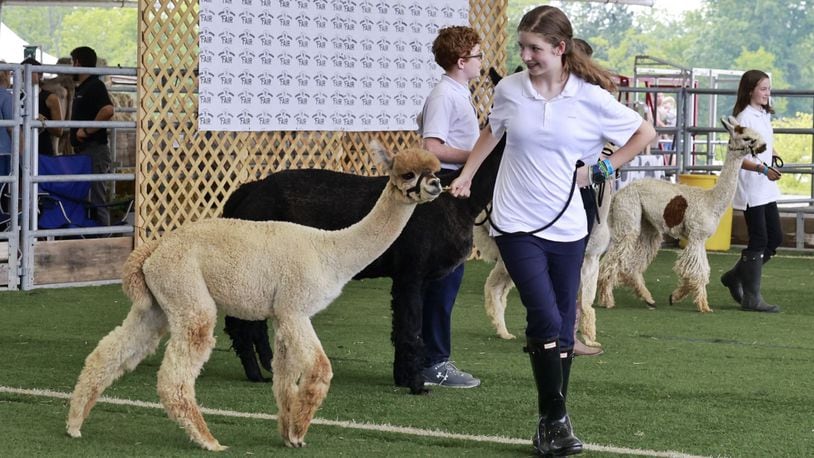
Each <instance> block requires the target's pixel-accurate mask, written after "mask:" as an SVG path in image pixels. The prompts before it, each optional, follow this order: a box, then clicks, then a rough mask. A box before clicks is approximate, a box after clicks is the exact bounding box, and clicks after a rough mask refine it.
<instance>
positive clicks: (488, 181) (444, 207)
mask: <svg viewBox="0 0 814 458" xmlns="http://www.w3.org/2000/svg"><path fill="white" fill-rule="evenodd" d="M504 146H505V137H504V138H503V139H501V141H500V143H499V144H498V145H497V147H495V150H494V151H492V153H491V154H490V155H489V157H488V158H487V159H486V160H485V161H484V163H483V165H482V166H481V167H480V169H479V170H478V172H477V174H476V175H475V177H474V179H473V180H472V190H471V196H470V198H469V199H456V198H454V197H452V196H451V195H449V194H444V195H442V196H441V197H439V198H438V199H436V200H434V201H432V202H430V203H427V204H424V205H420V206H418V207H417V208H416V210H415V212H414V213H413V216H412V217H411V218H410V221H409V222H408V223H407V226H406V227H405V228H404V231H403V232H402V233H401V235H400V236H399V237H398V239H396V241H395V242H394V243H393V245H392V246H391V247H390V248H388V249H387V251H385V252H384V254H382V255H381V256H380V257H379V258H378V259H376V260H375V261H373V263H371V264H370V265H369V266H367V267H366V268H365V269H364V270H363V271H362V272H360V273H359V274H358V275H357V276H356V277H354V278H355V279H357V280H358V279H362V278H377V277H390V278H392V279H393V285H392V288H391V296H392V308H393V330H392V334H391V340H392V342H393V345H394V347H395V359H394V362H393V378H394V380H395V384H396V385H397V386H404V387H408V388H410V392H411V393H413V394H420V393H426V392H428V390H427V389H426V388H424V382H423V379H422V378H421V375H420V371H421V363H422V359H423V356H424V343H423V341H422V337H421V321H422V306H423V291H424V289H425V284H426V282H427V281H428V280H434V279H437V278H440V277H442V276H444V275H446V274H447V273H449V272H451V271H452V270H453V269H454V268H455V267H457V266H458V265H459V264H460V263H462V262H464V261H465V260H466V259H467V257H468V256H469V255H470V253H471V252H472V226H473V225H474V222H475V217H476V216H477V215H478V214H479V213H480V212H481V210H483V208H484V207H485V206H486V204H487V203H488V202H489V201H491V199H492V191H493V190H494V187H495V179H496V177H497V170H498V166H499V164H500V159H501V157H502V156H503V147H504ZM458 174H459V172H457V171H456V172H450V173H447V174H439V178H440V179H441V181H442V184H443V185H444V186H448V185H449V184H450V183H451V182H452V180H453V179H455V178H456V177H457V176H458ZM386 182H387V177H364V176H359V175H352V174H347V173H340V172H333V171H329V170H316V169H305V170H285V171H282V172H277V173H274V174H272V175H269V176H268V177H266V178H264V179H263V180H259V181H254V182H250V183H246V184H244V185H242V186H240V187H239V188H238V189H237V190H236V191H235V192H234V193H232V195H231V196H230V197H229V200H228V201H227V202H226V205H225V207H224V210H223V216H224V217H225V218H240V219H248V220H255V221H266V220H279V221H291V222H294V223H298V224H303V225H307V226H313V227H318V228H321V229H327V230H336V229H341V228H343V227H347V226H350V225H351V224H353V223H355V222H356V221H358V220H359V219H361V218H362V217H363V216H364V215H366V214H367V213H368V212H369V211H370V209H371V208H372V207H373V205H374V204H375V202H376V199H377V198H378V196H379V195H380V194H381V192H382V189H383V188H384V185H385V183H386ZM226 333H227V334H228V335H229V337H230V338H231V339H232V345H233V347H234V349H235V351H236V352H237V354H238V356H239V357H240V361H241V363H242V364H243V368H244V370H245V371H246V376H247V377H248V378H249V380H252V381H264V380H265V379H264V378H263V376H262V375H261V373H260V368H259V366H258V363H257V360H256V357H255V350H254V348H256V349H257V353H258V355H259V356H260V364H261V365H262V366H263V367H264V368H265V369H266V370H269V369H270V367H271V356H272V355H271V349H270V347H269V343H268V333H267V327H266V323H265V322H264V321H254V322H252V321H245V320H241V319H238V318H234V317H226ZM253 347H254V348H253Z"/></svg>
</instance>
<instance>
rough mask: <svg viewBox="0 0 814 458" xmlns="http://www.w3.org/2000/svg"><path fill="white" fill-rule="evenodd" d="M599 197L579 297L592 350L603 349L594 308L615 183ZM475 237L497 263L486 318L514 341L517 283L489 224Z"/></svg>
mask: <svg viewBox="0 0 814 458" xmlns="http://www.w3.org/2000/svg"><path fill="white" fill-rule="evenodd" d="M614 150H615V148H611V147H609V146H606V147H605V148H604V149H603V150H602V154H603V158H606V157H608V156H610V155H611V154H612V153H613V151H614ZM599 197H600V199H599V202H598V205H599V209H598V215H599V221H596V222H595V223H594V226H593V228H592V229H591V235H590V237H589V238H588V244H587V246H586V247H585V257H584V258H583V261H582V268H581V270H580V291H579V296H578V297H577V307H578V309H579V312H580V313H579V331H580V333H581V334H582V337H583V340H584V342H585V344H586V345H588V346H592V347H600V346H601V344H600V343H599V342H597V341H596V312H595V311H594V308H593V302H594V298H595V297H596V278H597V274H598V273H599V257H600V256H602V253H604V252H605V250H606V249H607V248H608V243H610V230H609V229H608V227H609V226H608V212H609V211H610V202H611V198H612V197H613V186H612V184H610V183H609V185H608V186H605V187H604V192H602V193H601V195H600V196H599ZM485 217H486V215H485V213H481V215H480V216H479V217H478V221H483V220H484V219H485ZM472 234H473V237H474V241H475V246H477V247H478V250H479V251H480V256H481V259H483V260H485V261H490V262H494V263H495V267H493V268H492V271H491V272H489V276H488V277H486V283H484V285H483V296H484V302H483V307H484V309H486V315H487V316H488V317H489V319H490V320H491V322H492V326H494V328H495V330H496V331H497V335H498V336H499V337H500V338H502V339H514V338H515V336H514V335H513V334H511V333H510V332H509V331H508V329H507V328H506V319H505V313H506V305H507V297H508V295H509V292H510V291H511V290H512V288H513V287H514V282H512V279H511V277H510V276H509V273H508V272H507V271H506V265H505V264H503V260H502V259H501V258H500V252H499V251H498V249H497V245H496V244H495V241H494V239H493V238H492V237H490V236H489V228H488V225H487V224H482V225H480V226H475V228H474V229H473V232H472Z"/></svg>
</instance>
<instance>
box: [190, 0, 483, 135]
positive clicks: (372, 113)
mask: <svg viewBox="0 0 814 458" xmlns="http://www.w3.org/2000/svg"><path fill="white" fill-rule="evenodd" d="M199 20H200V22H199V24H200V32H199V33H200V66H199V72H200V73H199V85H198V87H199V108H198V110H199V111H198V116H199V117H198V123H199V128H200V129H201V130H241V131H265V130H345V131H379V130H414V129H416V128H417V124H416V120H415V118H416V115H417V114H418V113H419V112H420V111H421V108H422V106H423V104H424V99H425V98H426V97H427V95H429V93H430V91H431V90H432V88H433V86H434V85H435V84H436V82H437V81H438V80H439V79H440V77H441V74H442V73H443V70H442V69H441V68H440V67H439V66H438V64H436V63H435V61H434V59H433V55H432V41H433V40H434V39H435V37H436V35H437V31H438V29H439V28H441V27H444V26H448V25H468V24H469V1H468V0H401V1H392V0H388V1H385V0H331V1H328V0H307V1H305V0H301V1H290V0H200V12H199Z"/></svg>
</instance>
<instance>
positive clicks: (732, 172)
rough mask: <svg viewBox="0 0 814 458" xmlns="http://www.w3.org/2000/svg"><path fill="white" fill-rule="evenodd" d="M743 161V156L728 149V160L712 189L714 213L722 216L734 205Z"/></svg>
mask: <svg viewBox="0 0 814 458" xmlns="http://www.w3.org/2000/svg"><path fill="white" fill-rule="evenodd" d="M741 163H743V156H741V155H740V154H739V153H736V152H733V151H727V154H726V160H725V161H724V165H723V167H722V168H721V175H720V176H718V182H717V183H716V184H715V187H713V188H712V189H711V190H710V194H711V196H712V208H711V210H712V214H713V215H714V216H715V217H720V216H721V215H723V213H724V212H725V211H726V209H727V208H728V207H729V206H730V205H732V198H733V197H735V189H736V188H737V187H738V172H739V171H740V169H741Z"/></svg>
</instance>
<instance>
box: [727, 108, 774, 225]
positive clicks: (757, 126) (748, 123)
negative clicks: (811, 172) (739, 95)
mask: <svg viewBox="0 0 814 458" xmlns="http://www.w3.org/2000/svg"><path fill="white" fill-rule="evenodd" d="M737 118H738V123H739V124H740V125H742V126H744V127H749V128H751V129H754V130H755V131H756V132H757V133H759V134H760V136H761V137H763V141H765V142H766V151H764V152H762V153H760V154H759V155H758V157H756V158H755V157H752V156H751V155H749V156H746V158H745V159H744V161H751V162H754V163H760V162H761V161H762V162H763V163H764V164H768V165H771V164H772V154H773V151H774V131H773V130H772V121H771V115H769V113H768V112H766V110H764V109H762V108H761V109H760V110H758V109H756V108H755V107H753V106H751V105H747V106H746V108H744V110H743V111H741V112H740V113H739V114H738V116H737ZM779 198H780V189H779V188H778V187H777V182H775V181H771V180H769V177H767V176H766V175H764V174H762V173H757V172H754V171H751V170H745V169H740V170H739V171H738V188H737V189H736V190H735V197H734V198H733V199H732V208H734V209H736V210H746V207H747V206H749V207H757V206H760V205H766V204H768V203H769V202H775V201H777V199H779Z"/></svg>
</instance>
